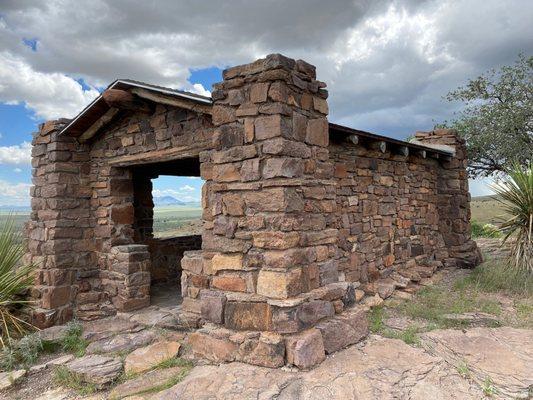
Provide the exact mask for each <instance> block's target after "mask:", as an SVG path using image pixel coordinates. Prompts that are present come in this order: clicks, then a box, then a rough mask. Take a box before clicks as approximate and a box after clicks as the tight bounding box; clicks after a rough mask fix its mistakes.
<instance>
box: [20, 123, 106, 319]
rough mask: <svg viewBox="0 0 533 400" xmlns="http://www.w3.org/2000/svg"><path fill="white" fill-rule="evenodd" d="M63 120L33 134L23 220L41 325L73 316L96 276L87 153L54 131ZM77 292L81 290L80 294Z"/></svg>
mask: <svg viewBox="0 0 533 400" xmlns="http://www.w3.org/2000/svg"><path fill="white" fill-rule="evenodd" d="M66 122H68V121H66V120H59V121H48V122H46V123H44V124H42V125H41V126H40V130H39V132H38V133H37V134H36V135H35V136H34V138H33V143H32V144H33V149H32V167H33V172H32V175H33V185H34V186H33V187H32V189H31V197H32V200H31V205H32V212H31V216H30V221H29V222H28V223H27V225H26V235H27V239H28V242H27V245H28V256H27V261H30V262H33V263H34V264H35V265H36V266H37V273H36V280H35V286H34V290H33V296H34V297H35V298H36V299H37V300H38V307H37V308H36V309H35V311H34V314H33V320H34V323H35V324H36V325H37V326H39V327H46V326H50V325H53V324H56V323H63V322H65V321H67V320H69V319H71V318H72V316H73V303H74V302H75V301H76V300H77V299H78V297H79V299H78V300H79V301H80V302H83V298H85V297H86V294H87V292H89V291H90V289H88V287H90V282H91V279H93V278H95V277H94V273H93V272H96V273H97V271H94V269H95V262H94V261H95V260H94V256H93V254H92V253H91V250H92V245H91V240H90V227H91V219H90V215H89V207H90V205H89V199H90V196H91V193H90V187H89V185H87V182H85V181H84V180H83V178H82V173H83V172H84V170H85V169H86V168H87V161H88V153H87V151H86V149H85V148H83V147H81V146H80V145H79V144H78V143H77V142H76V140H75V139H73V138H71V137H68V136H63V135H60V134H59V131H60V130H61V128H62V127H63V126H64V124H65V123H66ZM82 292H84V293H85V295H83V294H81V293H82Z"/></svg>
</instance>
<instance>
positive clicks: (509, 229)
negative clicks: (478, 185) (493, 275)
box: [494, 161, 533, 273]
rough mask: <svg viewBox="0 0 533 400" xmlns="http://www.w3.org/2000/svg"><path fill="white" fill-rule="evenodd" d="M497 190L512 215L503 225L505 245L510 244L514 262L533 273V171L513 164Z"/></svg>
mask: <svg viewBox="0 0 533 400" xmlns="http://www.w3.org/2000/svg"><path fill="white" fill-rule="evenodd" d="M494 191H495V192H496V193H497V194H498V195H499V197H498V199H499V201H500V202H501V203H502V204H503V206H504V209H505V212H506V213H507V214H508V215H509V216H510V218H509V219H508V220H506V221H505V222H504V223H503V224H502V225H501V226H500V229H501V230H502V231H503V232H504V234H505V236H504V243H506V242H509V243H510V244H511V257H512V260H511V263H512V265H513V266H514V267H515V268H517V269H523V270H526V271H528V272H529V273H533V168H532V164H531V161H530V162H529V163H528V165H527V166H525V167H524V166H521V165H520V164H518V163H515V164H513V165H512V166H511V167H510V168H509V169H508V170H506V175H505V177H504V178H503V179H502V181H501V182H499V183H498V184H497V185H494Z"/></svg>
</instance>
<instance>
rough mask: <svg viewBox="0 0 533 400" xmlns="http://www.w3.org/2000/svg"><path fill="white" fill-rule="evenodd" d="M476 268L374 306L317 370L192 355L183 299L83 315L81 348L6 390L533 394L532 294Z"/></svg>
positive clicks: (47, 393) (55, 395)
mask: <svg viewBox="0 0 533 400" xmlns="http://www.w3.org/2000/svg"><path fill="white" fill-rule="evenodd" d="M484 247H485V245H484ZM487 249H488V251H489V252H491V251H492V250H491V249H493V250H494V251H498V250H496V249H497V246H495V245H494V243H493V242H489V243H488V244H487ZM491 254H492V253H491ZM468 274H469V271H464V270H446V271H441V272H439V273H438V274H436V275H435V276H434V277H433V278H432V279H431V280H429V281H427V282H424V286H425V287H423V288H419V289H421V290H420V291H419V293H418V294H417V295H415V296H407V297H410V298H405V297H406V296H405V294H404V295H402V296H401V297H402V298H401V299H400V298H399V296H393V297H392V298H391V299H389V300H387V301H385V303H384V304H382V305H380V306H376V304H369V305H373V306H374V308H373V309H372V310H371V311H369V322H370V327H371V331H372V332H373V333H372V334H370V335H369V336H368V338H367V339H366V340H364V341H362V342H360V343H358V344H356V345H353V346H350V347H348V348H346V349H344V350H342V351H339V352H337V353H334V354H332V355H330V356H329V357H328V358H327V359H326V360H325V361H324V362H323V363H322V364H320V365H319V366H318V367H316V368H314V369H313V370H310V371H298V370H296V369H291V368H288V367H285V368H282V369H269V368H262V367H256V366H252V365H248V364H242V363H237V362H234V363H229V364H221V365H209V364H207V363H206V362H205V361H202V360H199V359H195V358H194V357H193V356H192V354H191V350H190V347H189V346H188V345H187V334H186V333H185V332H184V331H183V328H185V327H186V326H184V325H183V321H180V319H179V308H172V307H152V308H149V309H145V310H143V311H142V312H140V313H134V314H121V315H119V316H117V317H116V318H112V319H106V320H100V321H95V322H91V323H86V324H85V326H84V329H83V333H82V335H81V337H79V338H78V340H79V341H80V343H81V344H82V347H83V349H84V351H82V352H83V353H84V355H83V356H82V357H76V358H75V357H74V355H72V354H68V353H65V352H59V353H57V352H56V353H54V354H47V355H44V356H41V358H40V359H39V360H38V362H37V363H36V365H34V366H33V367H32V368H31V369H30V370H29V371H24V370H21V371H19V372H17V371H15V372H12V373H10V375H9V376H8V375H1V374H0V388H2V387H5V389H3V391H2V389H0V399H4V398H5V399H21V400H26V399H31V400H56V399H57V400H67V399H92V400H99V399H120V398H127V399H130V400H135V399H161V400H163V399H191V400H193V399H264V400H266V399H277V400H281V399H306V400H307V399H358V400H360V399H428V398H432V399H482V398H496V399H512V398H531V395H532V390H533V373H532V372H531V371H533V330H532V321H531V315H530V314H531V310H532V308H531V299H528V298H526V299H524V298H516V297H513V296H511V295H507V294H505V293H480V292H478V291H476V290H471V289H458V286H457V285H458V282H462V280H464V278H465V277H466V276H467V275H468ZM443 297H444V300H443ZM464 297H466V298H464ZM447 303H449V304H447ZM524 310H525V313H524ZM65 329H67V328H65V327H63V328H55V329H52V330H48V331H46V332H43V333H42V334H41V335H44V337H45V338H46V339H58V338H61V337H62V336H64V335H65ZM78 355H80V354H78Z"/></svg>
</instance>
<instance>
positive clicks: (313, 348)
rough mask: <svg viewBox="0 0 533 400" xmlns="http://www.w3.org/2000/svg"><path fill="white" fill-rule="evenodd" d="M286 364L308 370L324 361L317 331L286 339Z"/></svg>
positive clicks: (323, 352) (324, 356)
mask: <svg viewBox="0 0 533 400" xmlns="http://www.w3.org/2000/svg"><path fill="white" fill-rule="evenodd" d="M285 343H286V350H287V362H288V363H289V364H292V365H295V366H297V367H298V368H302V369H308V368H311V367H314V366H315V365H317V364H320V363H321V362H322V361H324V360H325V358H326V354H325V350H324V343H323V341H322V335H321V334H320V331H319V330H317V329H309V330H308V331H305V332H302V333H299V334H297V335H294V336H289V337H287V338H286V341H285Z"/></svg>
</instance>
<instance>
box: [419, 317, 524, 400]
mask: <svg viewBox="0 0 533 400" xmlns="http://www.w3.org/2000/svg"><path fill="white" fill-rule="evenodd" d="M422 345H423V346H424V348H425V349H426V350H427V351H428V352H429V353H431V354H434V355H436V356H439V357H442V358H444V359H445V360H446V361H447V362H448V363H450V364H451V365H453V366H455V367H459V366H460V365H466V366H467V367H468V370H469V371H470V373H471V378H472V379H473V380H475V381H476V382H478V384H480V385H483V384H484V382H485V381H486V379H487V377H488V378H489V379H490V380H491V382H492V384H493V385H494V386H495V387H496V390H497V392H498V393H499V394H500V395H502V396H505V397H507V398H524V399H525V398H528V396H529V395H530V394H531V392H530V388H531V386H532V385H533V375H532V374H531V371H532V370H533V332H532V331H531V330H526V329H515V328H510V327H505V328H473V329H469V330H467V331H463V330H452V329H446V330H437V331H432V332H428V333H424V334H423V335H422Z"/></svg>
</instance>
